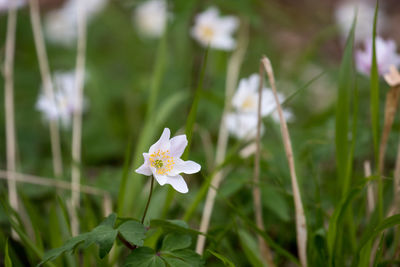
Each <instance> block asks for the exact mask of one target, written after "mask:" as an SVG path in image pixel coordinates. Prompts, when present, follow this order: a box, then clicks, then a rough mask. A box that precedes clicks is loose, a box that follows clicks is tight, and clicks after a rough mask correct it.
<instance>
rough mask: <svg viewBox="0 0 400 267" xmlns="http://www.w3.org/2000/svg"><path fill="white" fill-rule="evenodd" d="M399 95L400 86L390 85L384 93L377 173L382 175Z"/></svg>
mask: <svg viewBox="0 0 400 267" xmlns="http://www.w3.org/2000/svg"><path fill="white" fill-rule="evenodd" d="M399 97H400V88H398V87H392V88H391V89H390V90H389V92H388V93H387V94H386V103H385V122H384V126H383V133H382V139H381V143H380V146H379V173H380V174H382V175H383V171H384V165H385V153H386V147H387V142H388V139H389V134H390V131H391V129H392V125H393V121H394V117H395V115H396V111H397V107H398V103H399Z"/></svg>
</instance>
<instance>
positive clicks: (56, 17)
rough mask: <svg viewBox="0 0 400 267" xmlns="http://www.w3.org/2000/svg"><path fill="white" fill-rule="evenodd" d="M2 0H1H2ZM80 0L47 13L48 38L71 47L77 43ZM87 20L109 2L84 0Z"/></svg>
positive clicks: (45, 21) (46, 30)
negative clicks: (78, 5)
mask: <svg viewBox="0 0 400 267" xmlns="http://www.w3.org/2000/svg"><path fill="white" fill-rule="evenodd" d="M0 1H1V0H0ZM78 1H80V0H68V1H67V2H66V3H65V4H64V5H63V6H62V7H61V8H60V9H56V10H54V11H51V12H49V13H47V14H46V16H45V19H44V30H45V34H46V38H47V39H48V40H49V41H51V42H53V43H56V44H60V45H64V46H66V47H71V46H73V45H76V39H77V35H78V25H77V23H78V9H77V8H78V7H77V4H78ZM84 3H85V11H86V20H87V21H88V22H89V21H90V20H91V19H92V17H93V16H94V15H96V14H97V13H99V12H100V11H101V10H102V9H103V8H104V7H105V6H106V4H107V0H84Z"/></svg>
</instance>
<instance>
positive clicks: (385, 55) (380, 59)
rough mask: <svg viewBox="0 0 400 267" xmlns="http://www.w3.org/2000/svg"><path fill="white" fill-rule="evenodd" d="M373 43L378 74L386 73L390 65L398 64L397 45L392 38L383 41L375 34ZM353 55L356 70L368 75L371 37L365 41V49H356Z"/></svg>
mask: <svg viewBox="0 0 400 267" xmlns="http://www.w3.org/2000/svg"><path fill="white" fill-rule="evenodd" d="M375 44H376V63H377V65H378V71H379V75H384V74H386V73H388V72H389V68H390V66H391V65H394V66H395V67H399V66H400V55H399V54H397V52H396V50H397V47H396V43H395V42H394V41H393V40H387V41H385V40H383V39H382V38H381V37H379V36H377V37H376V42H375ZM355 57H356V66H357V70H358V71H359V72H361V73H363V74H365V75H369V74H370V71H371V63H372V39H368V40H367V41H365V50H364V51H360V50H358V51H356V55H355Z"/></svg>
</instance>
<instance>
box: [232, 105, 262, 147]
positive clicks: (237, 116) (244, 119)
mask: <svg viewBox="0 0 400 267" xmlns="http://www.w3.org/2000/svg"><path fill="white" fill-rule="evenodd" d="M257 121H258V118H257V115H255V114H251V113H235V112H232V113H228V114H227V116H226V118H225V125H226V128H227V129H228V132H230V133H231V134H232V135H233V136H234V137H236V138H237V139H240V140H245V141H250V140H253V139H255V138H256V136H257ZM260 134H261V135H263V134H264V125H263V124H261V132H260Z"/></svg>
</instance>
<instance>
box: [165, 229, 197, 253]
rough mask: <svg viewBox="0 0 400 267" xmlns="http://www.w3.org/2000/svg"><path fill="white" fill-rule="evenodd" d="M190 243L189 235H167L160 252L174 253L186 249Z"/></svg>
mask: <svg viewBox="0 0 400 267" xmlns="http://www.w3.org/2000/svg"><path fill="white" fill-rule="evenodd" d="M191 243H192V237H191V236H190V235H183V234H175V233H173V234H168V235H167V236H166V237H165V238H164V240H163V243H162V247H161V251H174V250H178V249H183V248H187V247H188V246H190V244H191Z"/></svg>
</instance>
